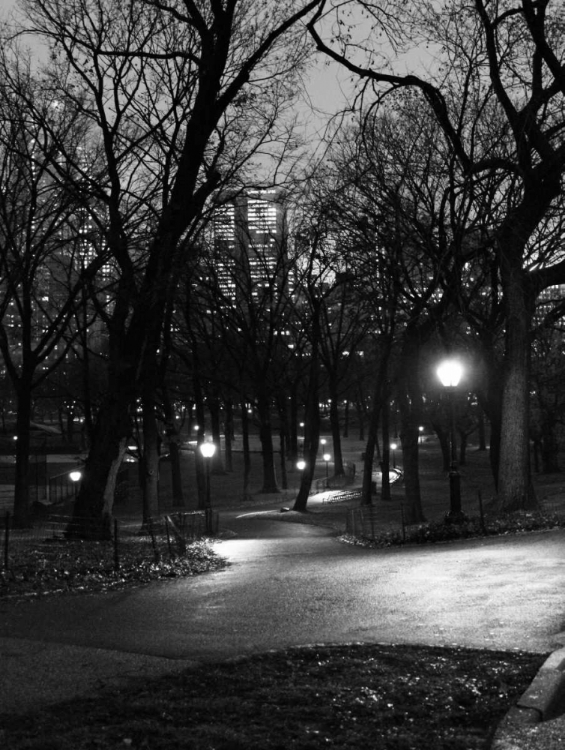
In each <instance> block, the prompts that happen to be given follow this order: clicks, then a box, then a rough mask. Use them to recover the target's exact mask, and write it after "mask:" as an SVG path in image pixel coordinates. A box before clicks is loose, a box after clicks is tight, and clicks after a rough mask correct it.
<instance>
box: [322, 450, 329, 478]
mask: <svg viewBox="0 0 565 750" xmlns="http://www.w3.org/2000/svg"><path fill="white" fill-rule="evenodd" d="M322 458H323V459H324V461H325V462H326V479H327V478H328V464H329V462H330V458H331V456H330V454H329V453H324V455H323V456H322Z"/></svg>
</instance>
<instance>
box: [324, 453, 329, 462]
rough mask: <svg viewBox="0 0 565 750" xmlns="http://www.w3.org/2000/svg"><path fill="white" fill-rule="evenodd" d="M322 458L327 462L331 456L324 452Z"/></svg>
mask: <svg viewBox="0 0 565 750" xmlns="http://www.w3.org/2000/svg"><path fill="white" fill-rule="evenodd" d="M323 458H324V461H326V462H327V461H329V460H330V458H331V456H330V454H329V453H324V456H323Z"/></svg>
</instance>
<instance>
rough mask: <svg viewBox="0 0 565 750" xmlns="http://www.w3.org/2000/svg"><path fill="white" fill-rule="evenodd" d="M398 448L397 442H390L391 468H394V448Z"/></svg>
mask: <svg viewBox="0 0 565 750" xmlns="http://www.w3.org/2000/svg"><path fill="white" fill-rule="evenodd" d="M397 448H398V443H391V444H390V449H391V451H392V468H393V469H396V449H397Z"/></svg>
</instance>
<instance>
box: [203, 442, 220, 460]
mask: <svg viewBox="0 0 565 750" xmlns="http://www.w3.org/2000/svg"><path fill="white" fill-rule="evenodd" d="M215 452H216V446H215V445H214V443H201V444H200V453H202V455H203V456H204V458H212V456H213V455H214V453H215Z"/></svg>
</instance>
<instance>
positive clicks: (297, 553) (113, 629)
mask: <svg viewBox="0 0 565 750" xmlns="http://www.w3.org/2000/svg"><path fill="white" fill-rule="evenodd" d="M288 520H289V517H288V516H287V518H286V519H285V521H282V520H281V518H280V516H279V517H277V514H276V512H275V513H264V512H260V513H257V512H256V510H253V509H250V510H248V511H247V512H244V511H243V510H241V511H231V513H226V518H225V521H224V524H223V525H224V526H227V527H228V528H230V530H231V534H229V535H228V538H226V539H224V540H223V541H220V542H218V543H217V550H218V552H219V553H220V554H222V555H223V556H225V557H227V558H228V560H229V561H230V563H231V565H230V567H229V568H228V569H227V570H224V571H219V572H215V573H211V574H207V575H204V576H200V577H196V578H192V579H183V580H173V581H170V582H163V583H152V584H149V585H146V586H143V587H139V588H136V589H130V590H126V591H120V592H113V593H107V594H92V595H80V596H68V597H46V598H45V599H39V600H33V601H25V602H13V601H4V602H2V603H1V604H0V659H1V664H2V669H1V670H0V704H1V706H2V710H4V711H10V712H14V711H26V710H29V709H33V708H35V707H37V706H39V705H46V704H50V703H55V702H58V701H60V700H63V699H66V698H72V697H73V696H75V695H77V694H85V693H89V692H92V691H95V690H101V689H104V688H105V687H106V686H108V685H115V684H124V682H127V681H128V680H129V679H130V678H137V677H140V676H143V677H145V678H147V677H150V676H153V675H160V674H166V673H167V672H171V671H176V670H180V669H183V668H185V667H186V666H187V664H191V663H194V662H201V661H206V660H216V659H224V658H226V657H230V656H235V655H241V654H251V653H255V652H258V651H264V650H266V649H271V648H281V647H285V646H290V645H295V644H304V643H309V642H342V643H343V642H351V641H366V642H395V643H428V644H434V645H441V644H445V645H452V644H458V645H463V646H474V647H486V648H492V649H508V650H511V649H527V650H530V651H537V652H540V653H544V652H547V651H550V650H553V649H555V648H558V647H560V646H561V645H562V644H565V575H564V574H565V532H563V531H551V532H545V533H537V534H529V535H523V536H509V537H501V538H497V539H488V540H475V541H471V542H465V543H455V544H443V545H435V546H430V547H412V548H404V549H398V548H397V549H389V550H367V549H364V548H362V547H357V546H352V545H346V544H342V543H340V542H338V541H337V540H336V539H335V537H334V536H333V535H332V532H331V530H330V529H327V528H321V527H316V526H311V525H305V524H298V523H289V522H288Z"/></svg>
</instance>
